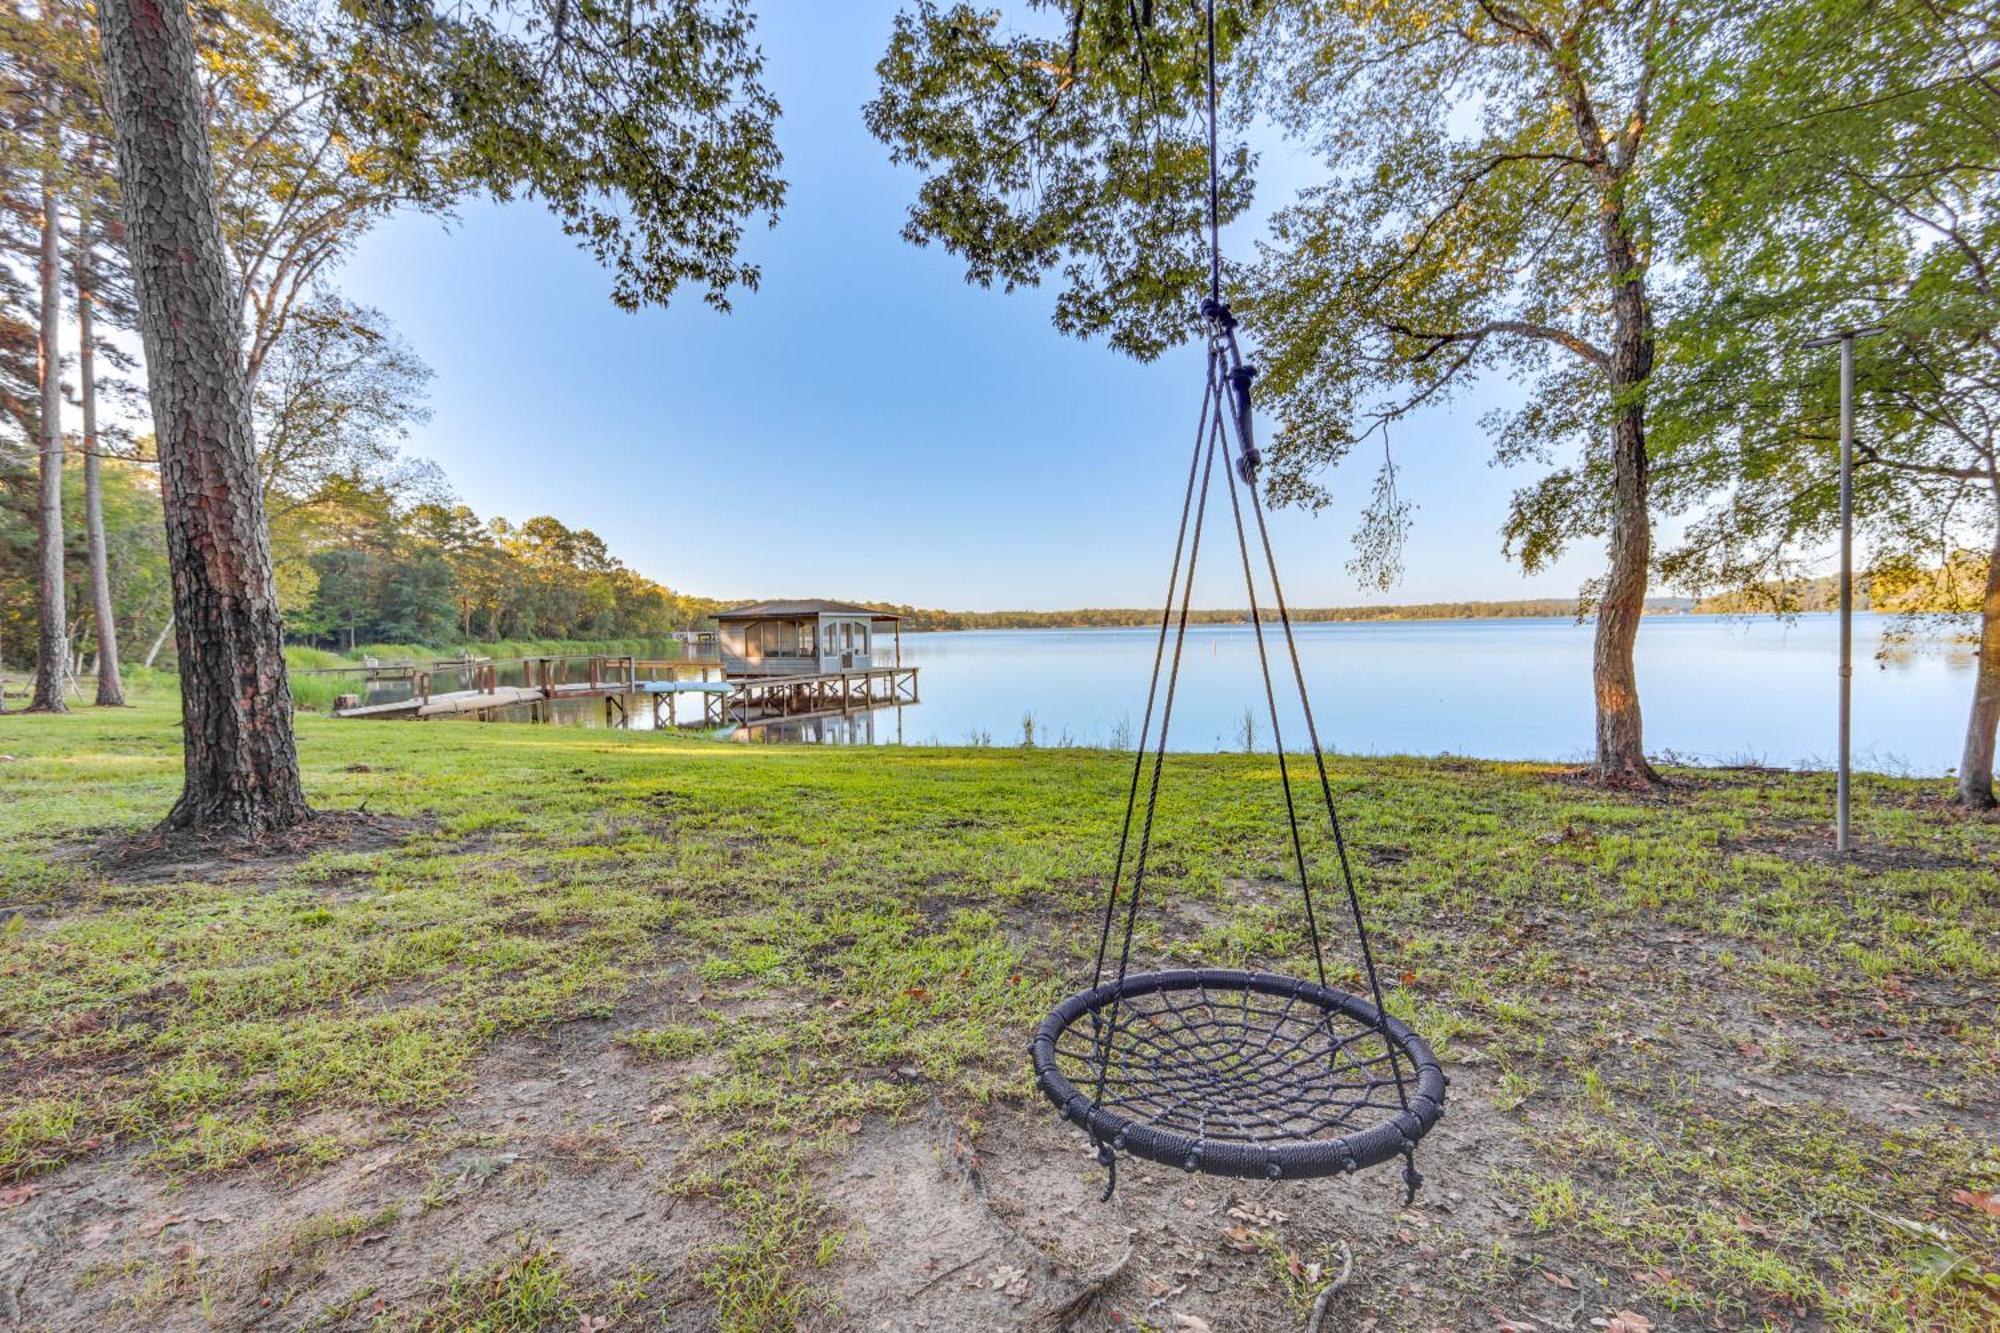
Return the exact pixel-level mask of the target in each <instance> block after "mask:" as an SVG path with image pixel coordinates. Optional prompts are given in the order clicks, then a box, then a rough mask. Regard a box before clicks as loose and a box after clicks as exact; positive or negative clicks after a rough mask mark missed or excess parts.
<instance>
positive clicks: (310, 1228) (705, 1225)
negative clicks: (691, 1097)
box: [0, 994, 729, 1333]
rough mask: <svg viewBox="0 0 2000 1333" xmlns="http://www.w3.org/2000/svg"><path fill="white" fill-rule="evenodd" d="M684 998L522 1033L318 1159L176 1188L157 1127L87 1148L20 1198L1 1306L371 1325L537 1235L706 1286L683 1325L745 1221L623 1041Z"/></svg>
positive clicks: (350, 1120) (77, 1315) (25, 1325)
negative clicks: (410, 1123)
mask: <svg viewBox="0 0 2000 1333" xmlns="http://www.w3.org/2000/svg"><path fill="white" fill-rule="evenodd" d="M681 1003H682V1001H681V998H680V997H679V996H678V995H677V994H673V995H668V996H666V997H664V998H659V997H656V1000H655V1003H654V1004H653V1005H652V1006H651V1007H650V1008H649V1007H648V1005H647V1004H646V1003H645V1002H643V1001H642V1002H641V1003H640V1004H638V1005H637V1006H635V1007H634V1008H633V1009H631V1010H628V1012H627V1016H626V1018H625V1019H624V1020H622V1021H621V1022H620V1023H618V1024H616V1025H614V1024H612V1023H609V1022H582V1023H572V1024H569V1025H566V1026H564V1027H562V1028H559V1029H557V1030H556V1031H555V1032H553V1033H551V1034H549V1035H547V1036H542V1037H517V1038H511V1039H508V1040H506V1041H503V1042H501V1043H499V1044H498V1045H496V1046H495V1047H494V1048H493V1049H492V1050H491V1051H489V1052H488V1053H487V1054H486V1055H485V1056H484V1057H483V1058H482V1059H481V1060H480V1062H479V1064H478V1066H477V1068H476V1072H475V1074H474V1076H473V1079H472V1082H471V1085H470V1086H469V1087H468V1089H467V1090H466V1092H465V1094H464V1096H463V1097H461V1098H460V1099H459V1100H458V1101H457V1102H455V1103H454V1104H453V1106H452V1108H451V1109H450V1110H449V1111H447V1112H445V1113H443V1114H441V1115H439V1116H437V1117H436V1118H434V1119H432V1120H430V1121H428V1122H426V1123H425V1124H423V1125H422V1126H420V1127H419V1128H417V1129H416V1130H414V1131H411V1130H409V1129H407V1128H404V1127H399V1126H396V1125H392V1124H389V1123H387V1122H385V1121H382V1120H380V1119H379V1118H371V1117H367V1116H362V1115H353V1116H342V1117H339V1119H340V1121H341V1123H333V1120H332V1118H329V1120H328V1123H326V1124H323V1125H320V1126H317V1128H319V1129H321V1130H323V1131H326V1132H331V1133H336V1134H338V1135H339V1136H340V1137H341V1138H342V1139H344V1140H346V1141H348V1142H350V1143H356V1142H358V1143H361V1144H365V1145H368V1146H365V1147H362V1148H359V1149H357V1150H355V1151H352V1152H350V1153H349V1155H348V1156H346V1157H345V1158H343V1159H342V1160H341V1161H339V1162H338V1163H336V1164H334V1165H333V1166H332V1167H330V1168H328V1169H327V1170H325V1171H323V1172H321V1173H319V1174H316V1175H313V1176H311V1177H310V1178H307V1179H303V1180H302V1179H298V1178H296V1177H290V1176H285V1175H281V1174H275V1173H271V1172H259V1171H255V1170H247V1169H246V1170H238V1171H234V1172H230V1173H228V1174H226V1175H223V1176H218V1177H211V1178H203V1179H196V1180H193V1181H190V1182H188V1183H187V1184H185V1185H184V1186H181V1187H178V1188H176V1187H174V1186H173V1185H171V1184H170V1183H169V1182H168V1181H166V1180H165V1179H164V1178H163V1177H162V1176H161V1174H160V1173H159V1172H158V1171H157V1170H156V1169H153V1168H150V1167H148V1166H147V1165H146V1164H145V1162H144V1161H143V1157H142V1154H141V1152H140V1150H139V1149H137V1148H132V1149H126V1150H123V1151H120V1152H117V1153H114V1154H110V1155H103V1156H99V1157H96V1158H92V1159H89V1160H86V1161H81V1162H77V1163H73V1164H71V1165H70V1166H68V1167H65V1168H64V1169H62V1170H61V1171H58V1172H56V1173H54V1174H53V1175H50V1176H47V1177H45V1178H43V1179H41V1180H39V1181H36V1182H34V1184H33V1192H32V1193H30V1194H29V1195H27V1197H25V1198H22V1199H20V1200H19V1201H18V1202H15V1203H13V1204H12V1205H11V1206H8V1207H6V1208H5V1209H4V1210H0V1326H4V1327H8V1328H21V1329H33V1330H38V1331H44V1330H45V1331H46V1333H70V1331H72V1330H74V1331H75V1333H83V1331H84V1330H90V1331H92V1333H96V1331H97V1330H105V1329H121V1328H131V1329H141V1328H143V1329H147V1330H161V1331H162V1333H171V1331H173V1330H190V1331H192V1330H205V1331H206V1330H213V1329H216V1328H228V1329H260V1330H261V1329H274V1330H276V1329H285V1330H289V1329H304V1328H334V1329H342V1328H353V1329H363V1328H367V1327H368V1326H369V1324H370V1321H371V1320H372V1319H373V1318H374V1317H375V1316H376V1315H378V1314H384V1313H390V1314H393V1313H402V1312H408V1311H410V1310H412V1309H416V1308H419V1307H421V1306H422V1305H423V1304H424V1303H425V1302H426V1301H427V1300H429V1299H430V1298H432V1297H433V1296H434V1295H435V1293H436V1290H437V1286H438V1284H439V1283H440V1282H442V1281H443V1280H445V1279H446V1278H448V1277H449V1275H451V1274H452V1273H453V1272H454V1271H461V1272H464V1273H466V1274H468V1275H470V1274H475V1273H479V1272H483V1271H485V1270H488V1269H490V1268H491V1267H492V1266H493V1265H495V1264H496V1263H499V1262H501V1261H503V1260H505V1259H506V1258H508V1257H509V1256H510V1255H512V1254H513V1253H515V1252H516V1247H517V1244H519V1243H521V1242H522V1241H524V1240H526V1239H528V1238H532V1239H533V1241H534V1242H536V1243H546V1244H549V1245H551V1246H552V1247H553V1248H554V1249H555V1250H556V1251H557V1252H558V1253H559V1254H560V1255H561V1256H562V1258H563V1259H564V1261H565V1262H566V1263H568V1264H569V1266H570V1268H571V1269H572V1270H573V1272H574V1274H575V1278H576V1281H577V1283H578V1285H579V1286H580V1287H589V1286H591V1285H594V1284H600V1283H603V1284H608V1283H610V1282H613V1281H616V1280H618V1279H621V1278H624V1277H627V1276H630V1275H632V1274H636V1273H641V1272H643V1273H649V1274H652V1275H653V1277H654V1292H655V1294H656V1299H657V1301H658V1302H659V1303H663V1304H665V1305H667V1306H668V1307H669V1308H670V1309H679V1308H680V1307H681V1305H682V1304H683V1303H687V1309H686V1311H685V1314H686V1318H684V1319H681V1320H680V1321H679V1322H675V1323H671V1324H670V1325H669V1326H670V1327H700V1326H703V1322H704V1321H705V1320H706V1319H707V1317H708V1316H707V1315H706V1313H705V1311H706V1309H707V1307H706V1304H705V1302H699V1301H696V1300H695V1297H696V1296H697V1294H698V1293H697V1290H696V1288H695V1286H694V1283H693V1279H692V1274H693V1273H694V1272H695V1271H697V1270H698V1268H699V1266H700V1261H702V1260H703V1259H704V1257H705V1256H706V1255H707V1254H708V1253H709V1252H710V1251H711V1250H712V1248H713V1247H714V1246H715V1244H717V1243H718V1241H719V1240H721V1239H723V1238H725V1237H726V1236H727V1235H728V1234H729V1229H728V1227H727V1225H726V1223H725V1222H724V1221H723V1220H722V1219H720V1218H719V1217H718V1216H717V1215H716V1213H715V1212H714V1210H713V1209H712V1208H711V1207H710V1206H709V1205H707V1204H705V1203H702V1202H700V1201H695V1200H689V1199H685V1198H679V1197H676V1196H674V1195H672V1194H669V1193H668V1192H667V1191H666V1189H665V1188H664V1182H665V1179H666V1177H667V1176H668V1174H669V1172H670V1170H671V1168H672V1165H673V1162H674V1157H675V1154H676V1153H677V1152H678V1151H679V1148H680V1141H679V1134H678V1130H677V1127H676V1126H675V1125H673V1124H672V1123H667V1122H661V1123H655V1121H654V1118H653V1117H651V1116H650V1115H649V1114H648V1112H649V1105H648V1097H647V1087H648V1080H647V1077H646V1075H645V1072H644V1071H643V1070H640V1069H639V1068H637V1067H636V1065H635V1064H634V1062H633V1061H632V1060H631V1058H630V1056H629V1055H628V1053H627V1051H626V1050H625V1048H624V1047H623V1046H621V1045H619V1044H618V1043H617V1035H618V1033H619V1032H620V1031H621V1030H623V1028H624V1027H625V1026H626V1025H627V1024H637V1025H643V1024H645V1023H648V1022H651V1021H655V1020H656V1018H657V1016H658V1015H659V1014H660V1013H663V1012H665V1011H666V1010H667V1009H669V1008H675V1007H678V1006H679V1005H680V1004H681ZM698 1312H700V1313H698Z"/></svg>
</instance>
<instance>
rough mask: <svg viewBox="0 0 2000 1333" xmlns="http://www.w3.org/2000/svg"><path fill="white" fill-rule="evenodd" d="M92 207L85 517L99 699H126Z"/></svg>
mask: <svg viewBox="0 0 2000 1333" xmlns="http://www.w3.org/2000/svg"><path fill="white" fill-rule="evenodd" d="M91 244H92V238H91V235H90V218H89V213H88V212H85V213H84V215H83V216H82V217H81V218H79V219H78V222H77V238H76V245H77V248H76V254H77V259H76V334H77V354H76V367H77V386H78V394H79V397H81V399H82V400H83V521H84V528H85V530H86V531H87V533H88V535H89V538H90V598H91V617H90V618H91V625H92V627H93V628H94V629H95V630H96V632H97V703H98V706H99V707H103V708H122V707H124V705H125V681H124V678H123V677H122V676H120V675H119V674H118V613H117V611H116V610H115V609H114V608H113V607H112V605H111V556H110V552H109V551H108V550H107V549H106V543H105V540H104V471H103V466H102V460H101V459H99V458H98V456H97V352H96V339H97V329H96V327H95V325H96V321H95V319H94V314H95V311H94V306H95V304H96V293H95V291H94V289H93V287H92V282H91V275H90V247H91Z"/></svg>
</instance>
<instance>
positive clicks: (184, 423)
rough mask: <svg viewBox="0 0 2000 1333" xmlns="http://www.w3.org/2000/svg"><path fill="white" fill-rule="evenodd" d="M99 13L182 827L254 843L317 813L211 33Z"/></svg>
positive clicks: (164, 4)
mask: <svg viewBox="0 0 2000 1333" xmlns="http://www.w3.org/2000/svg"><path fill="white" fill-rule="evenodd" d="M98 15H99V19H98V21H99V25H100V30H101V33H102V38H103V46H104V66H105V74H106V85H107V88H108V91H109V93H110V103H111V113H112V123H113V125H114V126H115V129H116V137H117V147H118V164H119V180H120V182H121V185H122V187H123V192H124V212H125V225H126V240H127V246H128V249H129V252H130V254H131V260H132V270H133V275H134V278H135V280H136V285H137V288H138V294H139V325H140V330H141V332H142V333H143V335H144V340H145V349H146V381H147V388H148V391H149V393H150V395H151V400H152V408H153V424H154V429H155V432H156V435H157V438H158V444H159V456H160V489H161V493H162V498H163V500H164V502H165V509H166V527H167V558H168V564H169V567H170V569H171V572H172V576H173V594H174V626H175V631H174V633H175V639H174V643H175V648H176V650H177V651H178V653H179V657H180V676H181V711H182V725H183V729H184V731H185V748H184V765H185V770H186V786H185V788H184V790H183V791H182V793H181V798H180V801H179V802H178V803H177V804H176V805H175V806H174V809H173V812H172V813H171V814H170V815H169V816H168V817H167V824H168V826H169V827H175V828H198V829H202V830H205V831H215V832H220V833H224V834H228V835H233V836H238V837H255V836H257V835H259V834H262V833H266V832H269V831H271V830H274V829H280V828H284V827H287V826H290V825H294V824H297V823H300V822H302V821H304V820H306V819H308V818H310V817H311V811H310V810H309V809H308V808H307V806H306V800H305V792H304V789H303V787H302V786H301V785H300V781H299V764H298V752H297V749H296V746H295V744H294V741H293V736H292V692H291V684H290V682H289V680H288V679H287V678H286V675H285V658H284V645H283V636H282V629H281V625H280V622H279V619H278V600H277V587H276V584H275V582H274V580H273V578H272V574H271V549H270V538H269V535H268V533H267V532H266V531H265V526H264V512H263V505H262V501H261V497H260V496H259V494H258V485H257V454H256V448H255V442H254V440H253V438H252V435H251V429H250V399H249V390H248V386H247V383H246V380H245V377H244V369H243V352H242V344H241V336H242V330H241V328H240V324H239V321H240V311H239V309H238V307H237V304H236V300H235V293H234V290H233V283H232V282H231V279H230V275H229V267H228V264H227V262H226V260H225V259H224V252H223V244H222V227H221V222H220V218H219V216H218V211H217V205H216V195H215V173H214V169H213V161H212V159H211V156H210V149H209V140H208V129H207V125H206V123H205V120H204V117H203V114H202V100H201V88H200V85H199V84H198V83H197V81H196V78H195V58H194V36H193V32H192V30H191V25H190V22H189V17H188V11H187V7H186V5H184V4H182V3H180V0H104V3H103V4H101V5H100V6H99V9H98Z"/></svg>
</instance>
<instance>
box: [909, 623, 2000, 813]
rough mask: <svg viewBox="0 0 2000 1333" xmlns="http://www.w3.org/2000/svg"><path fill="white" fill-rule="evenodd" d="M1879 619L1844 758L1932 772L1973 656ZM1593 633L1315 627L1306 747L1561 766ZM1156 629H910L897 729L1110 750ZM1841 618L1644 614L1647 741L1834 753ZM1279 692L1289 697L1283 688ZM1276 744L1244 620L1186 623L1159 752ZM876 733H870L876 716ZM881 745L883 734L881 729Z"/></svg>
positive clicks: (1859, 669) (1763, 758) (1710, 759)
mask: <svg viewBox="0 0 2000 1333" xmlns="http://www.w3.org/2000/svg"><path fill="white" fill-rule="evenodd" d="M1888 625H1889V618H1888V617H1885V616H1858V617H1856V623H1855V662H1856V666H1855V675H1854V753H1855V757H1856V762H1857V764H1860V765H1862V766H1864V767H1869V768H1875V769H1880V770H1885V771H1891V772H1914V773H1919V774H1938V773H1943V772H1945V771H1947V770H1948V769H1950V768H1951V767H1952V766H1953V765H1954V764H1955V763H1956V762H1957V759H1958V751H1959V742H1960V736H1961V730H1962V728H1963V725H1964V721H1965V713H1966V709H1967V707H1968V705H1969V701H1970V691H1971V688H1972V657H1971V654H1970V653H1969V651H1966V650H1964V649H1952V648H1949V647H1946V646H1944V645H1941V644H1931V645H1927V646H1926V647H1924V648H1923V649H1921V650H1919V651H1916V652H1908V651H1905V652H1900V653H1895V654H1892V655H1890V656H1888V657H1886V658H1884V659H1882V660H1879V661H1878V660H1877V657H1878V651H1879V649H1880V648H1881V646H1882V637H1883V632H1884V630H1885V629H1886V628H1887V627H1888ZM1592 632H1593V630H1592V626H1590V625H1588V624H1585V625H1577V624H1575V623H1574V622H1573V621H1571V620H1569V619H1568V618H1559V619H1520V620H1461V621H1401V622H1377V623H1365V624H1315V625H1303V626H1300V627H1299V628H1298V631H1297V633H1298V642H1299V654H1300V659H1301V661H1302V663H1303V666H1304V670H1305V678H1306V685H1307V687H1308V689H1309V690H1310V691H1311V694H1312V701H1313V713H1314V718H1315V720H1316V721H1317V723H1318V725H1319V735H1320V740H1321V742H1322V743H1323V744H1325V745H1328V746H1330V747H1332V748H1335V749H1340V750H1346V751H1351V752H1358V753H1364V754H1421V755H1430V754H1440V753H1447V752H1448V753H1452V754H1462V755H1476V756H1480V757H1483V758H1495V759H1558V760H1560V759H1573V758H1582V757H1585V756H1587V755H1588V753H1589V751H1590V748H1591V745H1592V727H1593V721H1592V706H1591V701H1592V693H1591V682H1590V655H1591V635H1592ZM1155 633H1156V631H1155V630H1154V629H1104V630H991V631H974V632H966V633H948V634H906V635H904V636H903V660H904V661H905V662H906V663H913V664H915V665H917V666H920V667H922V668H923V671H922V676H921V681H922V689H923V703H922V704H921V705H920V706H918V707H916V708H912V709H908V710H905V712H906V716H905V717H904V719H903V730H904V736H905V739H906V740H910V741H932V740H935V741H937V742H940V743H943V744H962V743H964V742H965V741H967V740H968V739H975V740H985V739H989V738H990V740H991V741H992V743H994V744H996V745H1000V744H1018V743H1019V742H1020V740H1021V737H1022V732H1023V723H1024V719H1025V718H1027V717H1029V716H1032V718H1033V725H1034V730H1035V735H1036V739H1037V741H1038V743H1041V744H1061V743H1063V742H1065V741H1068V742H1071V743H1074V744H1079V745H1105V744H1113V743H1118V742H1120V741H1124V740H1126V737H1127V734H1128V733H1136V732H1137V731H1138V728H1139V724H1140V719H1141V717H1142V715H1143V713H1144V709H1145V691H1146V680H1147V677H1148V675H1149V673H1150V671H1151V669H1152V658H1153V645H1154V642H1155ZM1266 640H1267V643H1268V644H1269V646H1270V647H1271V649H1272V651H1273V653H1274V657H1273V672H1274V680H1275V682H1276V684H1277V685H1278V688H1279V704H1280V708H1279V718H1278V720H1279V726H1280V728H1281V729H1282V731H1283V733H1284V740H1285V744H1286V746H1287V748H1291V747H1294V746H1303V745H1304V743H1305V727H1304V722H1303V719H1302V717H1301V715H1300V713H1299V709H1298V705H1297V699H1296V689H1295V688H1292V687H1291V679H1290V672H1289V667H1288V666H1286V665H1285V664H1284V663H1283V660H1282V659H1281V658H1279V657H1278V656H1276V653H1277V651H1278V649H1279V648H1280V647H1281V645H1282V639H1281V638H1280V637H1279V636H1278V635H1276V634H1275V633H1272V632H1271V631H1269V630H1267V632H1266ZM1837 654H1838V621H1837V619H1836V618H1835V617H1834V616H1832V615H1810V616H1801V617H1799V618H1798V619H1796V620H1794V621H1791V622H1789V623H1788V622H1783V621H1777V620H1773V619H1769V618H1763V619H1748V618H1745V619H1737V618H1733V617H1719V616H1653V617H1648V618H1647V620H1646V621H1645V623H1644V625H1643V626H1642V627H1641V629H1640V632H1639V684H1640V691H1641V699H1642V701H1643V704H1644V707H1645V716H1646V741H1647V748H1648V749H1649V750H1651V751H1653V752H1654V753H1664V752H1667V751H1672V752H1673V753H1674V754H1675V755H1678V756H1681V757H1683V758H1686V759H1688V760H1691V761H1696V762H1702V763H1718V762H1743V761H1754V762H1763V763H1770V764H1780V765H1795V764H1796V765H1811V766H1819V765H1828V764H1830V763H1831V758H1832V755H1833V750H1834V726H1835V709H1836V707H1837V698H1838V696H1837V693H1836V691H1837V688H1838V678H1837V676H1836V674H1835V672H1836V663H1837ZM1288 695H1289V696H1291V697H1289V698H1288V697H1287V696H1288ZM1246 710H1248V711H1249V712H1250V713H1251V714H1252V722H1251V728H1252V738H1253V741H1254V744H1255V745H1256V747H1257V748H1259V749H1268V748H1270V745H1271V723H1270V718H1269V713H1268V709H1267V707H1266V705H1265V702H1264V696H1263V687H1262V682H1261V677H1260V675H1259V673H1258V668H1257V646H1256V638H1255V635H1254V633H1253V631H1252V630H1251V628H1250V627H1249V626H1247V625H1244V626H1214V627H1205V628H1196V629H1190V630H1189V631H1188V645H1187V650H1186V654H1185V656H1184V657H1183V660H1182V665H1181V681H1180V688H1179V690H1178V692H1177V695H1176V702H1175V704H1174V717H1173V725H1172V730H1171V733H1170V736H1169V746H1170V748H1173V749H1182V750H1226V749H1240V748H1242V746H1243V742H1244V729H1245V716H1244V715H1245V712H1246ZM877 731H878V736H877V739H882V737H881V736H880V734H879V733H880V731H881V727H880V726H879V724H878V728H877ZM889 739H893V736H891V737H890V738H889Z"/></svg>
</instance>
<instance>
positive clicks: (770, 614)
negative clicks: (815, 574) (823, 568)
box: [715, 597, 902, 620]
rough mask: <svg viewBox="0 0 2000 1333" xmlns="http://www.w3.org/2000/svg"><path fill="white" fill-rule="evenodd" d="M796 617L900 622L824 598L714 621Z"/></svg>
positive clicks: (759, 607) (763, 605) (745, 609)
mask: <svg viewBox="0 0 2000 1333" xmlns="http://www.w3.org/2000/svg"><path fill="white" fill-rule="evenodd" d="M798 616H868V617H871V618H872V619H875V620H901V619H902V617H901V616H899V615H897V614H896V613H895V612H893V611H877V610H875V609H874V608H872V607H866V606H856V605H855V604H854V603H852V602H830V601H828V600H826V599H825V598H823V597H803V598H798V599H796V600H793V601H780V602H752V603H750V605H748V606H739V607H736V608H735V609H733V610H729V611H717V612H716V613H715V618H716V619H717V620H786V619H791V618H794V617H798Z"/></svg>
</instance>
